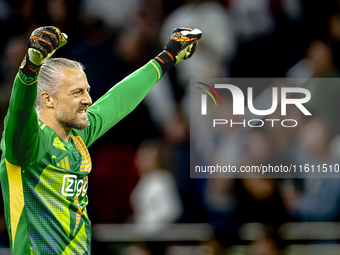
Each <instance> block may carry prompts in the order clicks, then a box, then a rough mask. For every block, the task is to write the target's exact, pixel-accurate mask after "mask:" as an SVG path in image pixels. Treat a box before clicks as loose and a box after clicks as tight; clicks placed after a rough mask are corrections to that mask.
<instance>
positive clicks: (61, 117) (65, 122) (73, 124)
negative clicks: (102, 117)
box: [57, 101, 89, 130]
mask: <svg viewBox="0 0 340 255" xmlns="http://www.w3.org/2000/svg"><path fill="white" fill-rule="evenodd" d="M57 107H58V110H57V120H58V121H59V123H60V124H61V125H62V126H64V127H68V128H74V129H78V130H84V129H86V128H87V127H88V125H89V121H88V119H87V116H86V123H84V124H82V123H77V117H76V118H68V117H66V116H65V114H64V112H63V111H64V110H63V108H62V107H61V105H60V104H59V101H58V103H57Z"/></svg>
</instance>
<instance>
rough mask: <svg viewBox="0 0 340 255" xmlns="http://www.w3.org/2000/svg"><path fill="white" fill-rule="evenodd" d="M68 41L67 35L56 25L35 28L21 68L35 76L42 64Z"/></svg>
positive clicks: (26, 73)
mask: <svg viewBox="0 0 340 255" xmlns="http://www.w3.org/2000/svg"><path fill="white" fill-rule="evenodd" d="M66 43H67V35H66V34H64V33H61V32H60V30H59V29H58V28H56V27H52V26H46V27H40V28H37V29H36V30H34V31H33V32H32V34H31V37H30V40H29V41H28V51H27V54H26V56H25V57H24V59H23V61H22V63H21V65H20V69H21V70H22V72H23V74H25V75H26V76H28V77H35V76H36V75H37V74H38V72H39V70H40V67H41V65H42V64H43V63H44V62H45V61H46V60H47V59H49V58H50V57H51V56H52V55H53V53H54V52H55V51H56V50H57V49H59V48H60V47H62V46H64V45H65V44H66Z"/></svg>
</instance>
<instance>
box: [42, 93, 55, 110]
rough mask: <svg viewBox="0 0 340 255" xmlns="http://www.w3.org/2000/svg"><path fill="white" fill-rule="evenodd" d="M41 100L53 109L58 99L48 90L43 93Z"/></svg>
mask: <svg viewBox="0 0 340 255" xmlns="http://www.w3.org/2000/svg"><path fill="white" fill-rule="evenodd" d="M41 101H42V103H43V105H44V106H45V107H47V108H48V109H52V108H54V107H55V103H56V100H55V98H53V97H52V96H51V95H50V94H49V93H48V92H46V91H44V92H42V93H41Z"/></svg>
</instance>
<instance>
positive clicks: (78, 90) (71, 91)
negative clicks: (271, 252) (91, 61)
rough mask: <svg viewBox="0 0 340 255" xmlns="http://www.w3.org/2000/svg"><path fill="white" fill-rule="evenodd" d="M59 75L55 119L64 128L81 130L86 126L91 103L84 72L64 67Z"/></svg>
mask: <svg viewBox="0 0 340 255" xmlns="http://www.w3.org/2000/svg"><path fill="white" fill-rule="evenodd" d="M61 76H62V82H61V84H60V87H59V94H58V97H59V98H58V100H57V101H56V119H57V121H58V122H59V123H60V125H62V126H63V127H65V128H75V129H80V130H83V129H85V128H86V127H87V126H88V120H87V109H88V107H89V106H90V105H91V104H92V99H91V97H90V94H89V91H90V86H89V84H88V82H87V78H86V74H85V73H84V72H83V71H80V70H78V69H75V68H65V69H64V70H63V71H62V74H61Z"/></svg>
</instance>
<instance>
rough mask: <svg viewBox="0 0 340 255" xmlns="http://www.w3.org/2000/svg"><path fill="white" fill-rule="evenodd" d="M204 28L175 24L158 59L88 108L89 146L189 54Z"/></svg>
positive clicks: (85, 138) (120, 83)
mask: <svg viewBox="0 0 340 255" xmlns="http://www.w3.org/2000/svg"><path fill="white" fill-rule="evenodd" d="M201 36H202V32H201V31H200V30H198V29H194V30H192V29H190V28H176V29H175V30H174V31H173V33H172V35H171V37H170V39H169V42H168V44H167V45H166V46H165V48H164V51H162V52H161V53H160V54H159V55H158V56H157V57H156V58H155V59H153V60H151V61H150V62H149V63H147V64H146V65H144V66H143V67H141V68H140V69H138V70H137V71H135V72H134V73H132V74H131V75H129V76H128V77H126V78H125V79H124V80H122V81H121V82H119V83H118V84H116V85H115V86H114V87H113V88H112V89H110V90H109V91H108V92H107V93H106V94H105V95H104V96H102V97H101V98H100V99H99V100H98V101H97V102H95V103H94V104H93V105H92V106H91V107H90V108H89V111H88V113H89V115H88V117H89V121H90V125H89V127H88V128H87V129H86V130H85V131H82V132H83V138H84V140H85V142H86V145H87V146H90V145H91V144H92V143H93V142H94V141H95V140H96V139H97V138H99V137H100V136H101V135H103V134H104V133H105V132H106V131H108V130H109V129H110V128H111V127H112V126H114V125H115V124H116V123H117V122H119V121H120V120H121V119H123V118H124V117H125V116H126V115H128V114H129V113H130V112H131V111H132V110H133V109H135V108H136V106H137V105H138V104H139V103H140V102H141V101H142V100H143V98H144V97H145V96H146V94H147V93H148V92H149V91H150V89H151V88H152V87H153V86H154V85H155V84H156V82H157V81H158V80H159V79H160V78H161V77H162V75H164V73H165V72H166V71H168V70H169V69H170V68H171V67H173V66H175V65H177V64H178V63H179V62H180V61H181V60H182V59H188V58H190V57H191V56H192V55H193V54H194V52H195V50H196V48H197V45H198V40H199V39H200V38H201Z"/></svg>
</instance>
